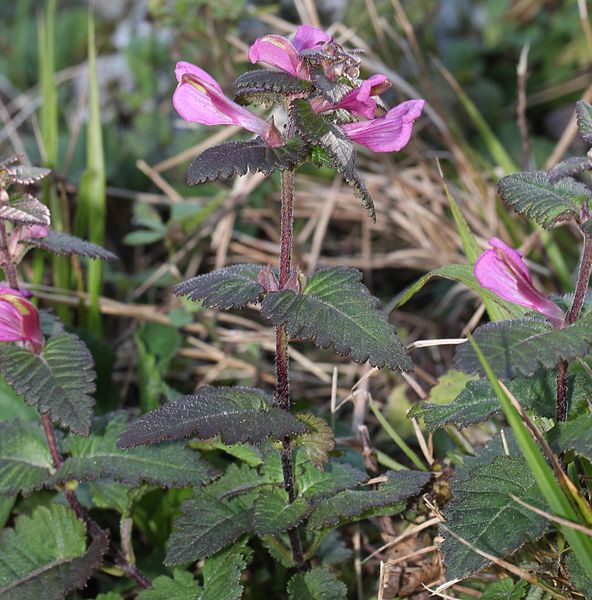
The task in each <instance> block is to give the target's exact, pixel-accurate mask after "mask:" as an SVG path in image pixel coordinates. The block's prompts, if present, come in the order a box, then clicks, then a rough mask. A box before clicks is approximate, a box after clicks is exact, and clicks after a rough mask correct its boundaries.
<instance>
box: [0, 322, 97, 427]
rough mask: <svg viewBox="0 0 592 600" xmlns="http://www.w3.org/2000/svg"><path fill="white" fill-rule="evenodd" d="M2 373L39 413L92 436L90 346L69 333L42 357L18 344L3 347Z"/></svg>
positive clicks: (57, 337) (53, 339) (51, 340)
mask: <svg viewBox="0 0 592 600" xmlns="http://www.w3.org/2000/svg"><path fill="white" fill-rule="evenodd" d="M0 372H2V375H4V377H5V379H6V381H7V382H8V384H9V385H10V386H11V387H12V388H13V389H14V390H15V391H16V392H17V393H18V394H20V395H21V396H23V398H24V399H25V400H26V401H27V403H28V404H29V405H31V406H37V408H38V410H39V412H41V413H49V416H50V418H51V419H52V421H55V422H57V423H59V424H60V425H61V426H62V427H67V428H69V429H71V430H72V431H73V432H74V433H77V434H79V435H88V433H89V431H90V426H91V420H92V416H93V407H94V404H95V401H94V398H93V397H92V394H94V392H95V377H96V375H95V371H94V362H93V358H92V356H91V354H90V352H89V351H88V349H87V347H86V346H85V345H84V344H83V343H82V342H81V341H80V340H79V339H78V338H77V337H76V336H75V335H72V334H69V333H62V334H58V335H54V336H52V337H51V338H49V340H48V341H47V343H46V345H45V347H44V348H43V351H42V353H41V355H36V354H33V353H32V352H29V351H28V350H26V349H25V348H21V347H19V346H16V345H15V344H6V345H3V346H1V347H0Z"/></svg>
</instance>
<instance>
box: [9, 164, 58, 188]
mask: <svg viewBox="0 0 592 600" xmlns="http://www.w3.org/2000/svg"><path fill="white" fill-rule="evenodd" d="M8 170H9V172H10V175H11V176H12V178H13V179H14V182H15V183H20V184H21V185H31V184H33V183H37V182H38V181H41V180H42V179H44V178H45V177H47V176H48V175H49V174H50V173H51V170H50V169H44V168H42V167H30V166H28V165H17V166H15V167H10V168H9V169H8Z"/></svg>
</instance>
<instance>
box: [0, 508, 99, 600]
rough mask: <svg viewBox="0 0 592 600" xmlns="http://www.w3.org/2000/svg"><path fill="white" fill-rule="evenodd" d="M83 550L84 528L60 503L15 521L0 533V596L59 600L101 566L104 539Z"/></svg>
mask: <svg viewBox="0 0 592 600" xmlns="http://www.w3.org/2000/svg"><path fill="white" fill-rule="evenodd" d="M85 547H86V543H85V526H84V523H83V522H82V521H80V520H79V519H78V518H77V517H76V515H75V514H74V512H73V511H72V510H70V509H69V508H66V507H65V506H62V505H61V504H55V503H54V504H51V505H50V507H49V508H46V507H44V506H42V507H39V508H37V509H36V510H35V512H33V514H32V515H31V516H21V517H19V518H18V519H17V520H16V523H15V526H14V529H4V530H2V531H0V597H1V598H2V600H39V599H40V598H43V600H63V598H65V597H66V595H67V594H68V592H70V591H71V590H73V589H76V588H81V587H83V586H84V585H85V583H86V581H87V580H88V579H89V577H90V576H91V575H92V573H93V571H94V570H95V569H97V568H98V567H99V566H100V564H101V562H102V559H103V554H104V552H105V551H106V549H107V538H106V537H102V536H97V537H96V538H95V539H94V540H93V542H92V544H91V545H90V547H89V548H88V550H86V549H85Z"/></svg>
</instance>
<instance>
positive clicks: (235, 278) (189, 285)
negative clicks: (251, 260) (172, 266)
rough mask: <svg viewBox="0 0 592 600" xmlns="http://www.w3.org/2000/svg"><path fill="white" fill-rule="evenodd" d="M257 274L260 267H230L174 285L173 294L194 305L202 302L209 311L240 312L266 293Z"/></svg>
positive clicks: (248, 265)
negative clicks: (237, 310) (190, 301)
mask: <svg viewBox="0 0 592 600" xmlns="http://www.w3.org/2000/svg"><path fill="white" fill-rule="evenodd" d="M260 272H261V265H253V264H246V265H232V266H230V267H224V268H223V269H217V270H216V271H212V272H210V273H206V274H205V275H198V276H197V277H192V278H191V279H188V280H187V281H184V282H183V283H180V284H179V285H177V286H176V287H175V289H174V292H175V294H177V296H186V297H187V298H189V299H190V300H193V301H197V300H203V304H204V306H207V307H208V308H215V309H217V310H227V309H229V308H241V307H243V306H245V304H248V303H249V302H251V303H255V302H258V301H259V299H260V298H261V296H262V294H263V293H264V292H265V290H264V289H263V286H262V285H261V284H260V283H259V281H258V277H259V273H260Z"/></svg>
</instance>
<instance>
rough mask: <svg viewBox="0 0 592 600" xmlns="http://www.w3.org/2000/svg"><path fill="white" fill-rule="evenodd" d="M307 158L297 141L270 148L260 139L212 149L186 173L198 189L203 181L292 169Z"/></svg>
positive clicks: (188, 180)
mask: <svg viewBox="0 0 592 600" xmlns="http://www.w3.org/2000/svg"><path fill="white" fill-rule="evenodd" d="M306 155H307V150H306V148H305V146H304V144H303V143H302V141H301V140H299V139H298V138H292V139H291V140H289V141H287V142H286V143H285V144H284V145H283V146H278V147H276V148H270V147H269V146H268V145H267V144H266V143H265V142H264V141H263V140H262V139H261V138H256V139H254V140H251V141H248V142H226V143H224V144H219V145H218V146H213V147H212V148H208V149H207V150H205V151H204V152H202V153H201V154H200V155H199V156H196V157H195V158H194V159H193V162H192V163H191V164H190V165H189V168H188V169H187V183H188V184H189V185H197V184H199V183H205V182H206V181H216V180H217V179H228V178H229V177H233V176H234V175H245V174H246V173H247V171H249V172H251V173H263V174H265V175H269V174H270V173H273V172H274V171H276V170H280V171H283V170H285V169H293V168H294V167H296V166H297V165H298V164H299V163H301V162H302V161H303V160H304V159H305V158H306Z"/></svg>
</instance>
